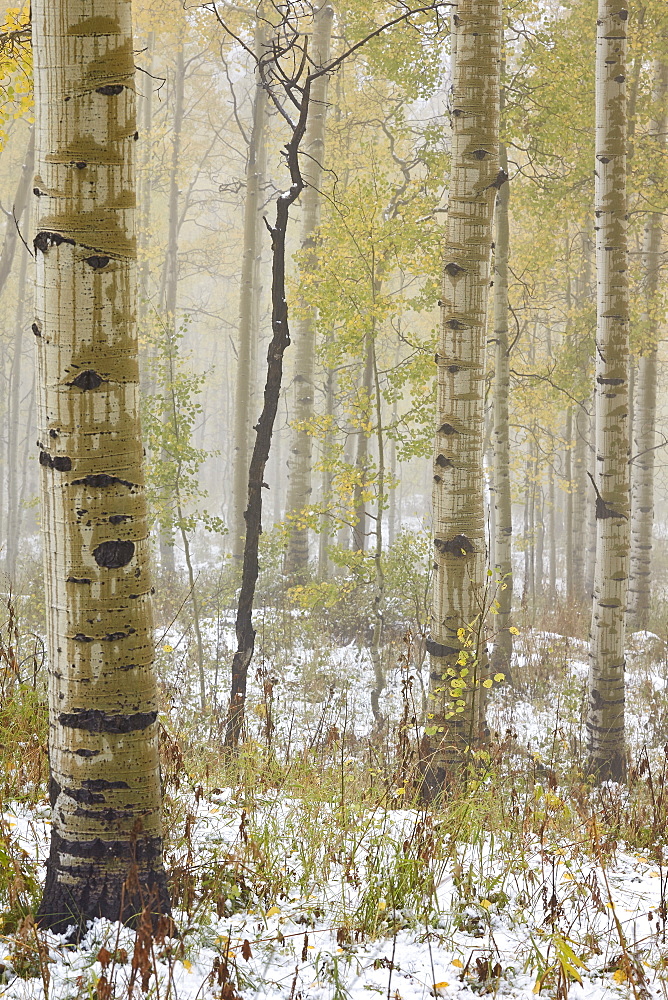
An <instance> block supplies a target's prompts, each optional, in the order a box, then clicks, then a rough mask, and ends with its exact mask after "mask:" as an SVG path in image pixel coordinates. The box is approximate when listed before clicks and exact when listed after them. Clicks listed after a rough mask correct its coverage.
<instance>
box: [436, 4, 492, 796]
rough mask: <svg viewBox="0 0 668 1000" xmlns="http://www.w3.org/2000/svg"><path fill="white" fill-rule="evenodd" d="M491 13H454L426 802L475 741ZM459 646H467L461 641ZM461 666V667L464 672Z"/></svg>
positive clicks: (480, 652) (481, 590) (480, 659)
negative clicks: (463, 664)
mask: <svg viewBox="0 0 668 1000" xmlns="http://www.w3.org/2000/svg"><path fill="white" fill-rule="evenodd" d="M501 17H502V12H501V3H500V2H491V3H490V2H485V3H482V2H480V0H460V3H459V4H458V8H457V14H456V15H455V16H454V17H453V23H454V24H455V45H456V50H457V58H456V60H455V67H454V74H453V94H452V109H453V110H452V129H453V135H452V161H451V163H452V166H451V180H450V192H449V200H448V205H449V209H448V221H447V228H446V238H445V255H444V268H443V284H442V295H441V302H442V312H441V334H440V340H439V347H438V353H437V366H438V399H437V424H436V437H435V446H434V465H433V521H434V586H433V610H432V622H431V637H430V639H429V640H428V643H427V648H428V652H429V653H430V655H431V671H430V684H429V688H430V690H429V695H430V702H429V712H428V715H429V716H430V717H431V718H430V719H429V721H428V723H427V726H426V728H425V736H424V740H423V747H422V750H423V764H424V783H423V794H424V796H425V797H433V796H434V795H437V794H438V793H439V792H440V791H442V790H443V788H444V786H445V785H446V783H449V782H450V781H451V780H453V778H454V777H455V774H456V772H457V771H459V769H460V767H461V764H462V762H463V760H464V759H465V754H466V751H467V749H469V748H471V747H475V746H476V745H478V744H479V743H480V741H482V740H484V739H485V737H486V727H485V719H484V712H483V698H482V690H483V689H482V688H481V681H482V679H483V677H485V675H486V670H487V654H486V647H485V634H484V628H485V621H484V618H485V581H486V573H485V569H486V561H485V525H484V513H483V512H484V500H483V462H482V459H483V418H484V379H485V333H486V317H487V300H488V293H489V279H490V256H491V248H492V241H493V235H494V234H493V228H492V226H493V215H494V196H495V194H496V191H497V189H498V188H499V187H500V186H501V185H502V184H503V182H504V180H505V179H506V175H505V174H504V173H502V172H501V171H500V169H499V82H500V73H499V68H500V49H501V31H502V21H501ZM462 629H463V630H464V631H463V632H462V631H460V630H462ZM469 630H470V631H469ZM469 641H471V642H472V645H471V646H465V643H466V642H469ZM466 654H468V655H466ZM465 658H466V659H467V665H466V666H465V667H463V668H462V666H461V665H460V663H461V660H462V659H465ZM458 660H459V661H460V663H458ZM462 669H464V670H466V671H468V672H467V673H466V674H465V675H464V676H463V677H462V676H461V670H462ZM453 680H454V681H456V682H457V684H456V685H455V686H454V687H453V685H452V681H453ZM461 685H463V686H461Z"/></svg>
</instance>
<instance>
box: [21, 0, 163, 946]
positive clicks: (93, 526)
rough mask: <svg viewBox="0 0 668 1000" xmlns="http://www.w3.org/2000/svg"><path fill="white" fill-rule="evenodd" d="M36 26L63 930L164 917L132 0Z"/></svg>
mask: <svg viewBox="0 0 668 1000" xmlns="http://www.w3.org/2000/svg"><path fill="white" fill-rule="evenodd" d="M32 27H33V51H34V55H35V107H36V117H37V122H38V136H39V139H38V158H37V176H36V178H35V187H36V189H37V190H38V192H39V194H40V197H39V198H38V200H37V226H36V229H37V235H36V237H35V240H34V246H35V255H36V264H37V296H36V317H35V323H34V326H33V331H34V332H35V334H36V344H37V353H38V410H39V430H38V435H39V436H38V441H39V450H40V453H39V464H40V471H41V499H42V531H43V533H44V560H45V580H46V609H47V649H48V650H49V723H50V734H49V763H50V772H51V775H50V783H49V791H50V798H51V804H52V818H51V851H50V854H49V858H48V862H47V869H46V884H45V887H44V894H43V897H42V902H41V906H40V909H39V920H40V923H41V924H42V926H45V927H51V928H54V929H56V930H58V931H59V932H64V931H65V929H66V927H67V926H68V925H75V928H76V930H77V931H82V930H83V929H84V928H85V925H86V921H87V920H88V919H91V918H94V917H107V918H108V919H110V920H118V919H121V920H125V921H133V920H135V919H136V916H137V914H139V913H141V912H142V909H143V908H144V906H146V907H147V909H148V911H149V912H150V913H153V914H156V913H158V912H160V911H162V913H167V912H168V911H169V899H168V895H167V884H166V879H165V873H164V870H163V865H162V826H161V815H160V807H161V802H160V769H159V759H158V722H157V716H158V706H157V692H156V685H155V676H154V672H153V650H154V639H153V628H152V614H151V579H150V574H149V566H148V559H149V551H150V547H149V539H148V534H149V532H148V523H147V511H146V503H145V493H144V473H143V469H142V441H141V429H140V424H139V405H138V403H139V400H138V386H139V373H138V363H137V331H136V291H137V288H136V281H137V274H136V256H137V249H136V240H135V229H134V218H135V172H134V155H135V152H134V151H135V144H134V141H133V139H134V135H135V129H136V120H135V80H134V76H135V68H134V58H133V44H132V20H131V4H130V3H128V2H127V0H87V3H86V4H85V5H81V4H75V3H71V2H70V0H33V3H32ZM121 192H123V197H122V198H121V197H120V196H119V195H120V193H121ZM56 195H57V196H56ZM101 415H104V416H102V418H101Z"/></svg>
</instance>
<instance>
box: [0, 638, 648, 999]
mask: <svg viewBox="0 0 668 1000" xmlns="http://www.w3.org/2000/svg"><path fill="white" fill-rule="evenodd" d="M205 638H206V642H207V645H208V651H209V654H211V653H212V651H214V652H215V651H216V650H217V652H218V654H219V658H220V661H221V662H222V663H223V664H225V663H226V662H228V653H229V650H230V649H231V648H232V646H233V640H234V636H233V629H232V623H231V622H229V621H226V622H223V623H222V626H220V627H218V626H214V624H213V623H209V624H208V626H207V628H206V629H205ZM160 641H161V649H162V652H161V656H162V661H161V662H162V664H163V668H164V671H165V677H164V686H165V692H166V693H165V697H166V701H167V704H168V706H169V707H170V710H171V713H172V714H177V713H179V712H180V713H183V712H184V705H187V704H189V703H192V704H193V705H194V704H195V703H196V699H197V684H196V680H193V679H192V675H193V671H192V669H191V666H190V668H189V667H188V662H187V661H188V658H189V656H190V655H191V652H192V651H191V650H188V649H186V646H187V642H186V640H185V638H184V637H183V636H181V635H179V634H178V632H177V630H176V629H175V628H172V629H170V630H169V631H168V632H165V634H164V635H161V636H160ZM400 652H401V649H400V648H399V649H397V650H396V651H395V655H394V656H393V657H391V658H388V663H387V674H386V688H385V691H384V692H383V696H382V698H381V705H382V708H383V711H384V712H385V713H386V714H387V715H388V716H391V717H392V718H394V719H397V718H398V717H399V715H400V713H401V706H402V702H401V695H400V687H401V683H400V681H401V678H402V670H404V673H405V668H403V667H401V665H400V664H399V653H400ZM586 659H587V650H586V644H584V643H582V642H580V641H578V640H574V639H572V638H568V637H564V636H561V635H559V634H557V633H549V632H542V633H538V632H531V633H528V634H527V635H525V636H521V637H520V638H519V639H518V642H517V648H516V657H515V663H514V666H513V674H514V677H516V684H517V690H516V692H515V695H516V696H514V693H513V692H511V691H509V690H508V689H505V690H504V689H503V688H500V689H499V690H498V691H497V692H496V695H495V698H494V699H493V700H492V702H491V704H490V712H489V718H490V725H491V727H492V728H493V729H495V730H496V731H498V732H499V733H500V734H503V733H506V732H508V731H509V730H510V731H513V732H514V733H515V734H516V739H517V742H518V744H521V745H522V746H524V747H528V748H529V750H530V752H532V753H535V754H536V756H537V757H538V758H540V759H542V760H547V761H550V760H552V759H553V757H554V747H555V743H559V744H560V745H561V744H562V743H563V744H564V746H565V747H566V748H567V749H568V748H569V747H570V745H571V744H572V741H573V740H575V739H576V738H580V737H579V735H578V734H579V732H580V730H581V714H579V706H580V704H581V699H582V692H583V687H584V685H585V684H586V669H587V667H586ZM212 662H214V663H215V658H214V660H213V661H212ZM629 664H630V666H629V691H630V699H629V700H630V705H631V710H630V713H629V714H630V722H631V733H632V738H633V739H637V738H638V741H639V742H640V741H641V740H642V739H646V738H647V736H648V732H649V730H650V729H651V730H652V732H653V733H654V736H655V737H656V739H655V745H658V744H657V743H656V741H657V740H660V735H661V734H660V730H661V726H663V716H662V715H661V711H663V709H662V708H661V711H660V710H659V708H660V706H661V705H662V700H661V696H662V694H663V691H664V689H665V686H666V677H667V670H666V663H665V656H664V649H663V644H662V642H661V640H659V639H658V638H657V637H654V636H651V635H649V634H646V635H640V634H636V635H634V636H632V637H631V642H630V649H629ZM414 667H415V664H414ZM258 668H259V669H260V672H262V670H263V669H264V668H263V664H262V651H260V656H259V663H258ZM221 669H223V668H222V667H221ZM425 670H426V667H425ZM541 670H545V671H547V672H549V671H553V672H555V675H557V674H558V676H559V678H560V681H559V686H558V688H557V687H556V683H555V691H556V690H558V697H557V696H555V698H554V699H553V700H552V701H551V702H550V699H549V698H548V699H543V700H542V701H541V699H540V698H538V699H537V700H536V699H533V692H532V687H531V685H532V684H533V683H534V680H533V678H535V676H536V675H537V674H540V671H541ZM372 676H373V672H372V668H371V664H370V661H369V657H368V653H367V651H366V650H365V649H360V648H358V647H357V646H356V645H355V644H350V645H348V646H342V647H339V648H337V649H335V650H334V651H333V652H332V651H331V650H329V651H327V650H318V649H315V648H310V647H308V646H306V645H300V644H299V643H297V644H296V645H295V646H294V647H293V648H292V650H291V652H290V656H289V658H288V660H287V661H286V662H285V664H284V670H283V671H282V673H281V677H280V679H279V678H276V685H275V690H276V693H275V696H274V702H273V708H272V710H273V711H274V712H275V713H276V725H277V729H278V731H280V733H281V738H282V740H283V741H285V739H286V738H287V735H288V734H289V733H290V732H294V734H295V735H294V741H295V742H294V745H295V748H296V747H297V746H298V745H299V746H301V747H302V748H305V747H309V746H313V745H316V743H317V741H318V740H320V741H322V740H323V739H324V734H325V733H326V732H327V731H330V732H331V729H332V727H334V728H335V729H336V731H337V734H338V735H337V739H339V740H340V744H341V748H342V749H341V762H342V764H341V766H342V771H345V773H346V774H348V775H349V777H348V778H345V775H344V777H343V778H342V780H350V781H354V774H355V768H356V767H359V766H360V761H359V760H356V759H355V757H354V745H355V741H356V740H359V739H361V736H362V735H363V734H364V733H365V732H366V733H368V732H369V729H370V727H371V724H372V719H371V716H370V706H369V689H370V685H371V678H372ZM261 687H262V685H261V684H256V683H253V684H252V697H251V700H250V704H249V710H250V713H251V715H252V714H253V711H254V709H255V710H258V707H259V706H260V705H261V704H262V700H261V697H260V696H259V695H258V689H261ZM650 691H651V692H652V697H654V699H655V703H656V704H655V709H652V708H651V706H650V710H649V713H650V714H649V715H648V714H647V712H646V711H645V709H643V708H639V707H638V706H642V705H644V704H645V703H646V702H647V701H648V692H650ZM420 692H421V687H420V684H419V682H418V680H417V679H416V682H415V684H414V688H413V693H414V696H415V698H416V699H417V700H418V701H419V699H420V697H421V694H420ZM643 699H644V700H643ZM649 701H650V702H651V699H649ZM648 703H649V702H648ZM657 706H659V707H657ZM652 711H654V712H655V716H656V717H652V716H651V712H652ZM643 712H644V713H645V714H643ZM255 718H256V722H257V725H258V727H261V725H262V724H263V716H262V713H261V712H259V711H256V716H255ZM346 733H347V734H348V736H349V739H348V741H347V742H346V741H345V740H344V738H343V736H344V735H345V734H346ZM569 741H570V742H569ZM351 747H352V748H353V749H352V750H350V748H351ZM349 750H350V754H351V755H349ZM550 754H552V757H551V756H550ZM346 769H348V770H346ZM550 784H552V787H550ZM543 785H544V786H545V787H543ZM543 785H540V784H531V785H530V786H529V787H528V788H526V789H525V790H524V792H523V793H522V795H520V796H519V798H518V799H517V800H516V801H515V803H514V807H515V808H516V810H517V811H518V816H519V818H520V821H521V817H522V814H523V812H527V813H528V811H529V810H533V815H534V817H535V815H536V814H537V813H538V814H540V811H541V810H542V811H543V813H544V815H545V817H546V826H545V829H546V830H547V832H546V833H544V835H543V837H542V839H541V837H540V836H539V835H537V834H536V832H535V829H536V827H535V823H534V824H533V825H531V824H527V826H526V832H523V833H522V834H520V835H518V834H517V833H516V834H515V835H514V836H509V835H506V834H504V833H503V832H496V833H494V834H493V833H491V832H490V831H485V830H484V829H482V828H481V829H479V830H478V832H477V833H476V834H472V833H471V832H470V831H469V833H468V834H467V835H466V836H465V835H463V834H462V836H453V835H452V831H451V830H449V829H448V831H445V834H444V835H443V836H439V833H440V830H439V822H441V821H440V820H439V814H438V813H436V814H424V813H418V812H416V811H415V810H409V809H402V808H398V806H400V803H401V794H402V792H403V789H401V788H395V789H392V790H391V793H390V795H388V797H386V798H384V799H382V800H379V801H377V802H375V803H373V804H369V806H368V807H366V808H365V809H364V810H363V811H360V810H361V807H360V806H359V805H358V806H357V807H352V806H351V813H350V815H347V816H346V815H342V811H343V813H345V810H346V805H345V803H346V798H345V795H343V797H342V798H341V799H340V800H339V801H338V802H335V801H331V802H326V801H321V802H317V801H314V802H311V803H310V804H309V806H308V808H307V807H306V806H305V805H304V803H303V802H301V801H300V800H298V799H295V798H290V797H289V796H288V795H287V794H286V793H285V792H278V791H272V790H271V789H269V790H267V791H265V792H263V793H262V794H261V795H256V797H255V798H254V799H253V801H252V803H250V804H249V800H248V798H247V797H246V795H245V794H243V793H242V792H241V791H238V790H236V791H235V790H232V789H222V790H218V791H216V792H215V793H211V795H210V796H209V797H208V798H206V797H201V796H200V795H194V794H192V793H191V792H190V791H187V792H185V793H184V795H183V796H182V797H181V798H180V799H179V801H178V808H179V810H180V812H178V810H177V812H175V813H174V818H173V822H174V825H175V827H176V825H178V824H182V823H183V822H184V818H185V825H186V826H187V829H188V835H187V837H186V838H184V837H179V836H176V834H175V830H174V829H171V828H170V833H171V834H172V837H171V842H170V845H169V847H168V852H167V860H168V864H169V866H170V867H171V866H175V865H179V864H182V865H184V864H185V861H184V857H185V855H189V856H191V857H192V858H195V859H196V866H197V869H198V871H199V872H200V875H201V873H202V872H204V873H206V872H211V873H215V875H216V877H217V879H218V882H219V883H220V882H221V881H222V882H225V872H227V871H229V888H228V890H227V895H225V894H224V895H225V898H224V899H223V900H222V904H221V900H220V899H218V900H217V901H214V900H212V899H207V897H206V894H204V895H203V896H202V899H203V902H202V903H201V904H200V905H199V906H198V907H196V908H195V910H194V912H191V913H190V914H188V913H186V912H183V911H181V912H176V913H175V919H176V925H177V928H178V931H179V938H178V939H176V938H175V939H171V940H167V941H165V942H163V943H155V944H154V945H153V950H152V953H151V955H150V961H149V971H148V978H147V979H146V981H145V983H144V987H145V991H146V992H148V993H149V994H150V995H151V996H154V997H155V998H156V1000H171V998H173V1000H214V998H222V1000H237V997H241V998H242V1000H251V998H253V1000H254V998H269V1000H274V998H276V1000H278V998H285V1000H368V998H369V997H374V996H377V997H382V998H387V1000H426V998H428V997H438V996H440V997H455V996H457V997H459V996H461V997H464V998H467V997H470V998H473V997H474V996H480V995H482V994H487V993H489V994H493V995H494V996H496V995H500V996H508V997H516V998H527V1000H530V998H532V997H533V996H534V995H535V994H536V992H537V991H538V989H539V988H541V989H542V991H543V994H544V995H548V996H557V997H558V1000H563V998H564V997H565V996H566V993H568V995H570V997H571V998H573V1000H598V998H608V997H617V996H631V995H632V996H634V998H636V1000H637V998H643V1000H648V998H650V997H655V996H656V997H663V998H664V1000H665V997H666V981H667V980H668V944H667V943H666V921H667V919H668V911H667V909H666V905H665V897H666V893H667V892H668V871H667V869H666V865H665V862H662V863H661V864H659V863H658V861H657V858H659V859H662V858H663V855H662V854H661V853H660V852H659V853H657V845H654V846H653V847H648V849H647V850H646V851H645V852H644V853H643V852H640V851H633V850H630V849H627V848H626V847H625V846H624V844H623V843H616V844H615V843H613V844H611V843H609V842H606V843H601V845H600V849H599V850H592V837H593V838H594V841H595V839H596V836H598V834H597V833H596V830H595V829H594V831H593V833H592V828H591V827H590V828H589V829H584V828H583V829H582V830H581V837H579V838H577V839H573V838H569V839H563V838H561V839H560V838H559V836H558V835H557V834H556V833H554V834H550V832H549V830H550V829H554V830H555V831H556V830H558V829H559V824H558V823H556V824H554V826H553V827H550V824H549V822H547V820H549V819H554V818H555V817H556V818H558V817H559V816H560V815H566V812H567V811H568V810H569V809H572V805H569V803H568V801H567V800H566V795H565V793H564V792H562V790H561V789H560V788H559V785H558V784H555V783H554V782H552V783H550V782H549V781H545V782H544V783H543ZM591 794H593V795H601V796H606V797H607V799H606V801H607V802H608V804H609V803H610V802H614V801H615V800H618V802H619V803H622V800H623V799H624V796H625V795H626V791H625V790H624V789H619V788H617V787H616V786H610V787H607V788H604V789H602V790H601V791H600V792H596V793H591ZM562 796H563V797H562ZM473 801H474V799H473V798H472V803H473ZM601 801H602V800H601ZM353 808H356V809H357V810H358V811H357V812H356V813H355V814H354V815H353V814H352V811H353ZM597 808H598V807H597V805H596V803H594V806H593V810H592V814H593V815H594V816H596V815H597ZM4 821H5V832H6V834H7V835H9V836H10V837H11V838H12V840H13V842H14V844H15V845H16V846H18V847H20V848H21V849H23V850H24V851H26V852H27V854H28V855H29V856H30V858H34V859H36V860H37V862H38V869H39V871H40V873H41V872H42V863H43V859H44V858H45V857H46V853H47V848H48V837H49V813H48V808H47V806H46V805H45V804H44V805H42V804H40V805H38V806H32V807H28V806H24V805H20V804H18V803H15V804H13V805H12V806H8V807H7V808H6V809H5V812H4ZM168 822H170V823H171V822H172V819H169V820H168ZM309 824H310V826H309V830H310V832H307V825H309ZM521 825H522V824H521V822H520V826H521ZM179 829H180V827H179ZM467 829H468V828H467ZM515 829H516V830H517V829H518V827H517V824H515ZM318 836H319V837H320V839H318ZM254 841H255V842H256V843H257V850H256V852H255V854H254V853H253V852H252V851H251V853H250V855H249V854H248V851H249V844H250V845H251V847H252V846H253V842H254ZM254 850H255V849H254ZM248 857H251V858H253V857H256V858H257V870H256V872H255V874H256V875H257V873H258V872H259V871H260V870H261V868H262V866H265V867H266V869H267V872H270V874H271V878H269V876H268V877H267V885H271V886H272V892H273V893H274V894H273V895H272V894H271V892H268V891H265V892H264V893H262V892H258V891H256V889H254V890H253V891H246V890H245V889H244V885H243V879H242V880H240V879H239V873H240V872H242V873H243V871H244V870H245V869H244V867H243V865H247V863H248V860H247V859H248ZM251 881H252V879H251V873H250V872H248V882H249V884H250V882H251ZM256 881H257V880H256ZM278 887H281V888H280V889H279V888H278ZM221 914H222V915H221ZM360 927H364V928H365V931H364V933H363V934H362V933H361V932H360V930H359V928H360ZM45 940H46V944H47V949H48V955H47V954H46V953H45V954H44V955H43V958H42V971H41V972H40V970H39V968H38V964H36V963H35V962H33V967H32V968H29V967H27V966H26V962H25V960H24V959H23V958H22V954H23V952H22V950H21V947H20V946H17V944H16V941H13V940H12V938H11V937H7V936H6V937H3V938H0V997H7V998H8V1000H44V997H45V978H46V979H47V980H48V998H49V1000H75V998H84V997H87V998H91V1000H111V998H112V997H117V998H121V997H129V996H130V994H131V992H132V994H133V995H136V996H140V995H141V993H142V983H141V978H142V977H141V970H139V971H138V970H137V969H135V970H134V971H133V955H135V946H136V940H137V939H136V935H135V934H134V933H133V932H131V931H129V930H127V929H126V928H123V927H120V926H119V925H117V924H112V923H109V922H107V921H95V922H94V923H93V924H91V925H90V927H89V930H88V933H87V934H86V936H85V938H84V939H83V940H82V941H81V943H80V944H79V945H78V946H76V947H74V946H72V945H69V944H67V942H66V941H65V940H64V939H63V938H58V937H56V936H53V935H47V936H46V938H45ZM25 947H27V945H24V948H25ZM3 949H4V951H3ZM138 964H139V965H140V964H141V963H140V962H139V959H137V961H136V962H135V965H138ZM3 968H4V971H3ZM17 972H21V973H22V974H21V975H17ZM101 977H102V978H101ZM109 983H113V984H114V986H113V989H112V988H111V987H109V986H108V984H109ZM560 983H561V986H560ZM105 984H106V985H105ZM560 990H561V992H560Z"/></svg>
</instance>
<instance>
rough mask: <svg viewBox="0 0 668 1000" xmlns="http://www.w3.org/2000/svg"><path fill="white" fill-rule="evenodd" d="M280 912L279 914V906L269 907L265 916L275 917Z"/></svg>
mask: <svg viewBox="0 0 668 1000" xmlns="http://www.w3.org/2000/svg"><path fill="white" fill-rule="evenodd" d="M280 912H281V908H280V906H270V907H269V909H268V910H267V914H266V915H267V916H268V917H275V916H276V914H277V913H280Z"/></svg>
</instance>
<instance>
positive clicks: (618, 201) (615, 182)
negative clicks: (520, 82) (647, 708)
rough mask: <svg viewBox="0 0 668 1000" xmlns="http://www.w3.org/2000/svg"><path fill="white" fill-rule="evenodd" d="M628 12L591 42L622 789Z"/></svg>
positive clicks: (616, 11) (608, 589) (604, 703)
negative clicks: (594, 59)
mask: <svg viewBox="0 0 668 1000" xmlns="http://www.w3.org/2000/svg"><path fill="white" fill-rule="evenodd" d="M627 17H628V12H627V11H626V10H625V9H621V10H620V8H619V4H618V3H615V2H613V0H599V6H598V22H597V25H598V30H597V40H596V177H595V209H596V222H597V229H596V274H597V327H596V390H595V391H596V457H597V462H596V464H597V472H596V477H595V478H596V487H597V494H596V527H597V532H596V572H595V579H594V599H593V609H592V626H591V645H590V665H589V709H588V714H587V742H588V751H589V767H590V770H591V771H592V773H594V774H596V775H597V777H599V778H600V779H605V778H612V779H616V780H623V779H624V777H625V772H626V758H625V746H624V619H625V614H626V592H627V582H628V569H629V466H628V451H629V439H628V422H627V421H628V358H629V305H628V270H627V269H628V253H627V205H626V89H625V88H626V84H625V78H626V30H627V24H626V21H627Z"/></svg>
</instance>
